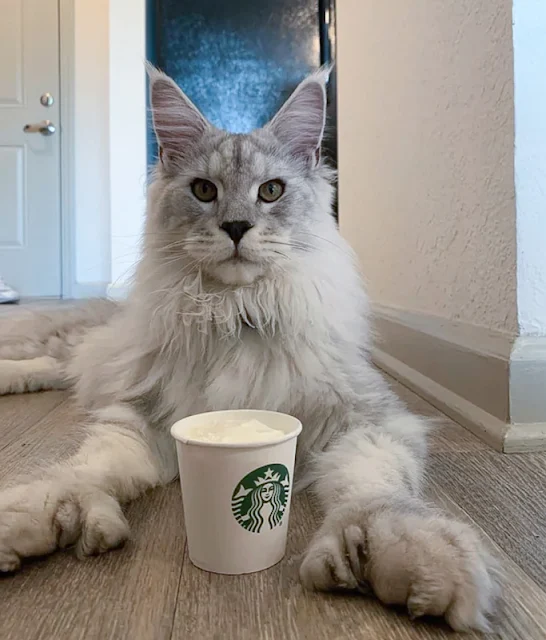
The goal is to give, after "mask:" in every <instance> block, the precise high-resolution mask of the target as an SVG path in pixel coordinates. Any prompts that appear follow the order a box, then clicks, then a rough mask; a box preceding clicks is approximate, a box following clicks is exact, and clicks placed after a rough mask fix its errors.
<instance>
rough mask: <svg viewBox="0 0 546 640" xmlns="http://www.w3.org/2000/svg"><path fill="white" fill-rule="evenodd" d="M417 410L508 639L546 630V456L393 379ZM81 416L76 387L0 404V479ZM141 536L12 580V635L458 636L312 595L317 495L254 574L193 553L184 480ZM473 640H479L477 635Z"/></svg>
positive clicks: (151, 511)
mask: <svg viewBox="0 0 546 640" xmlns="http://www.w3.org/2000/svg"><path fill="white" fill-rule="evenodd" d="M393 385H395V386H396V387H397V389H398V391H399V393H400V394H401V395H402V396H403V398H404V399H405V400H406V401H407V402H408V404H409V405H410V406H411V407H412V409H413V410H414V411H416V412H419V413H422V414H425V415H430V416H436V417H439V418H440V420H439V421H438V425H437V427H436V428H435V429H434V431H433V434H432V438H431V459H430V465H429V473H428V493H429V495H430V497H431V498H432V499H434V500H435V501H436V502H438V503H439V504H441V505H443V506H444V507H445V508H446V509H448V510H449V511H451V512H452V513H454V514H457V515H459V516H460V517H462V518H467V519H470V520H472V521H473V522H474V523H475V525H476V526H477V527H479V528H480V529H481V530H482V532H483V533H484V535H485V536H486V537H487V538H489V540H490V541H491V544H492V545H493V546H494V547H496V551H497V554H498V556H499V557H500V559H501V561H502V563H503V565H504V569H505V571H506V575H507V588H506V603H505V607H504V610H503V612H502V613H501V616H500V618H499V621H498V630H497V631H498V635H496V636H492V637H498V638H505V639H511V640H535V639H537V640H539V639H544V638H546V545H545V542H546V464H545V463H546V454H528V455H511V456H503V455H502V454H498V453H495V452H493V451H491V450H490V449H488V448H487V447H486V446H485V445H484V444H483V443H481V442H480V441H478V440H476V439H475V438H474V437H473V436H472V435H471V434H470V433H468V432H467V431H465V430H464V429H463V428H461V427H460V426H458V425H457V424H455V423H453V422H452V421H450V420H448V419H447V418H445V417H443V416H441V415H440V414H439V413H438V412H437V411H436V410H435V409H433V408H432V407H431V406H430V405H429V404H427V403H426V402H425V401H423V400H421V399H420V398H418V397H417V396H415V395H414V394H413V393H411V392H410V391H408V390H407V389H405V388H404V387H401V386H400V385H397V384H396V383H394V382H393ZM77 423H78V413H77V411H76V410H75V409H74V407H73V405H72V404H71V401H70V399H69V397H68V395H67V394H66V393H64V392H48V393H42V394H34V395H26V396H11V397H4V398H0V483H3V482H6V481H7V480H9V479H10V478H13V476H14V475H15V474H18V473H19V472H25V471H28V470H30V469H32V468H33V467H34V466H35V465H36V464H40V465H42V464H47V463H48V462H49V461H52V460H57V459H59V457H61V456H65V455H67V454H68V453H69V452H70V451H71V449H73V448H74V446H75V444H74V443H75V438H74V433H75V430H74V425H75V424H77ZM128 517H129V520H130V522H131V525H132V530H133V536H134V537H133V540H132V541H131V542H130V543H129V544H128V545H127V546H126V547H125V548H124V549H122V550H119V551H115V552H111V553H108V554H106V555H104V556H101V557H99V558H93V559H89V560H85V561H83V562H80V561H78V560H76V559H75V558H74V556H73V554H72V553H71V552H70V551H67V552H63V553H57V554H56V555H54V556H53V557H50V558H47V559H44V560H37V561H34V562H30V563H28V564H26V565H25V566H24V568H23V570H22V571H21V572H20V573H17V574H16V575H14V576H9V577H3V578H1V579H0V639H1V640H37V639H43V640H46V639H47V640H51V639H55V640H69V639H70V640H73V639H74V640H76V639H82V640H83V639H85V640H109V639H111V640H123V639H127V640H148V639H149V640H163V639H165V640H167V639H169V638H173V639H174V638H176V639H186V638H187V639H188V640H189V639H190V638H191V639H196V640H208V639H211V640H212V639H218V640H220V639H221V640H232V639H233V640H246V639H249V640H250V639H252V640H285V639H287V640H299V639H301V640H337V639H340V640H341V639H348V640H353V639H354V640H357V639H358V640H368V639H369V640H383V639H385V640H386V639H389V640H394V639H398V638H399V639H401V640H412V639H418V638H419V639H421V638H424V639H440V638H448V637H449V638H451V637H454V636H455V635H456V634H453V633H451V632H450V631H449V630H448V629H447V628H446V627H445V626H443V625H441V624H437V623H430V622H419V623H411V622H410V621H409V620H408V618H407V617H406V616H405V615H404V613H403V612H397V611H393V610H388V609H385V608H383V607H381V606H380V605H379V604H377V603H376V602H375V601H374V600H373V599H364V598H362V597H360V596H351V595H337V596H334V595H323V594H309V593H306V592H304V591H302V589H301V587H300V585H299V583H298V580H297V565H298V555H299V554H301V553H302V552H303V550H304V548H305V545H306V542H307V540H308V539H309V537H310V536H311V534H312V532H313V530H314V529H315V527H316V526H317V515H316V513H315V512H314V510H313V508H312V506H311V504H310V502H309V499H308V497H307V496H306V495H302V496H298V497H297V498H296V499H295V504H294V509H293V514H292V518H291V523H290V533H289V552H288V554H287V557H286V559H285V561H284V562H283V563H281V564H280V565H278V566H277V567H274V568H273V569H271V570H269V571H266V572H262V573H259V574H255V575H250V576H246V577H226V576H217V575H210V574H207V573H204V572H202V571H200V570H198V569H196V568H194V567H193V566H192V565H191V564H190V562H189V559H188V556H187V553H186V545H185V539H184V527H183V521H182V509H181V500H180V492H179V487H178V485H176V484H175V485H172V486H170V487H168V488H165V489H161V490H157V491H155V492H153V493H152V494H150V495H148V496H146V497H144V498H142V499H141V500H139V501H137V502H136V503H134V504H133V505H132V506H131V507H130V508H129V510H128ZM466 637H470V638H472V637H479V636H478V635H476V636H473V635H470V636H466Z"/></svg>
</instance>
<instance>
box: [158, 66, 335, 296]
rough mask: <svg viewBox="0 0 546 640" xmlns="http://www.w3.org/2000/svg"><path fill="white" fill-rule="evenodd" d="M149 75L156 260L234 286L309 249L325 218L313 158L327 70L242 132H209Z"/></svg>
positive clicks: (323, 188)
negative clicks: (155, 154)
mask: <svg viewBox="0 0 546 640" xmlns="http://www.w3.org/2000/svg"><path fill="white" fill-rule="evenodd" d="M149 75H150V85H151V105H152V113H153V121H154V127H155V132H156V136H157V140H158V144H159V148H160V159H159V161H158V167H157V171H156V180H155V183H154V185H153V186H152V189H153V197H152V200H153V206H151V207H150V210H149V218H150V219H149V220H148V227H147V231H148V232H149V233H151V234H153V235H154V236H155V237H156V238H161V239H162V240H161V241H159V242H155V243H154V245H155V247H156V248H158V249H159V250H162V251H163V252H164V257H165V260H170V261H171V263H172V264H173V266H176V263H177V259H179V266H180V268H181V269H193V270H197V269H200V270H201V271H202V272H203V273H204V274H206V275H207V276H208V277H209V278H212V279H214V280H215V281H219V282H221V283H223V284H227V285H233V286H239V285H246V284H250V283H253V282H254V281H255V280H257V279H260V278H262V277H264V276H265V277H267V276H269V275H272V274H273V275H274V274H276V273H281V272H283V271H286V269H287V267H289V265H290V264H291V263H292V262H293V261H296V260H298V259H303V258H304V256H305V254H306V253H309V252H312V251H313V250H314V248H315V242H314V241H313V238H314V237H315V236H316V233H317V229H320V227H321V222H324V221H325V220H326V219H329V218H330V217H331V199H332V191H333V189H332V185H331V182H332V172H331V171H330V170H329V169H328V168H327V167H326V166H325V165H324V163H323V162H322V161H321V157H320V146H321V142H322V137H323V134H324V123H325V113H326V93H325V83H326V80H327V73H326V72H319V73H316V74H314V75H312V76H310V77H309V78H307V79H306V80H304V81H303V82H302V83H301V84H300V85H299V86H298V88H297V89H296V90H295V91H294V93H293V94H292V96H291V97H290V98H289V99H288V101H287V102H286V103H285V104H284V106H283V107H282V108H281V109H280V111H279V112H278V113H277V115H276V116H275V117H274V118H273V119H272V120H271V121H270V122H269V123H268V124H267V125H266V126H265V127H263V128H262V129H258V130H256V131H253V132H252V133H250V134H245V135H242V134H230V133H227V132H225V131H222V130H220V129H217V128H216V127H214V126H213V125H212V124H210V123H209V122H208V121H207V120H206V118H205V117H204V116H203V115H202V114H201V113H200V112H199V111H198V109H197V108H196V107H195V106H194V105H193V104H192V103H191V101H190V100H189V99H188V98H187V97H186V96H185V95H184V93H183V92H182V91H181V90H180V89H179V88H178V86H177V85H176V84H175V82H174V81H173V80H172V79H171V78H169V77H168V76H166V75H164V74H163V73H161V72H159V71H157V70H155V69H153V68H151V69H149ZM328 226H329V225H328Z"/></svg>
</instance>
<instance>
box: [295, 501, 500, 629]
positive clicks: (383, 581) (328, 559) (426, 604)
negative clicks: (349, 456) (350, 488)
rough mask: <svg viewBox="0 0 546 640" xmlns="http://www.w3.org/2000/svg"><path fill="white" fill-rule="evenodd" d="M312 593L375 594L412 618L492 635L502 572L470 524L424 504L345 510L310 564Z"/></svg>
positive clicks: (325, 531) (324, 532) (334, 517)
mask: <svg viewBox="0 0 546 640" xmlns="http://www.w3.org/2000/svg"><path fill="white" fill-rule="evenodd" d="M300 575H301V579H302V582H303V584H304V586H306V587H307V588H309V589H318V590H330V589H340V588H345V589H359V590H361V591H366V590H368V589H369V590H371V591H372V592H373V593H374V594H375V595H376V596H377V597H378V598H379V600H381V601H382V602H383V603H385V604H396V605H405V606H406V607H407V609H408V612H409V614H410V616H411V617H412V618H417V617H420V616H424V615H432V616H444V617H445V619H446V620H447V622H448V623H449V625H450V626H451V627H452V628H453V629H455V630H457V631H463V630H468V629H478V630H481V631H488V630H490V622H489V618H490V617H491V616H492V615H493V614H494V610H495V606H496V602H497V600H498V598H499V595H500V572H499V569H498V564H497V562H496V560H495V559H494V558H493V557H492V556H491V554H490V553H489V552H488V551H487V549H486V548H485V546H484V545H483V543H482V541H481V540H480V538H479V536H478V535H477V533H476V532H475V531H474V530H473V529H472V528H471V527H469V526H468V525H466V524H463V523H462V522H458V521H455V520H451V519H449V518H446V517H445V516H443V515H439V514H437V513H436V512H434V511H433V510H430V509H427V508H426V507H424V506H423V505H416V508H411V507H408V505H405V506H401V505H400V506H398V507H396V506H391V507H388V506H387V507H385V506H384V507H383V508H381V509H377V510H374V511H372V512H369V511H366V510H365V509H361V508H358V507H352V508H347V509H338V510H336V512H335V513H331V514H330V515H329V516H328V517H327V519H326V520H325V522H324V524H323V526H322V527H321V529H320V530H319V532H318V534H317V536H316V537H315V538H314V540H313V542H312V543H311V545H310V547H309V549H308V551H307V553H306V555H305V558H304V560H303V563H302V566H301V569H300Z"/></svg>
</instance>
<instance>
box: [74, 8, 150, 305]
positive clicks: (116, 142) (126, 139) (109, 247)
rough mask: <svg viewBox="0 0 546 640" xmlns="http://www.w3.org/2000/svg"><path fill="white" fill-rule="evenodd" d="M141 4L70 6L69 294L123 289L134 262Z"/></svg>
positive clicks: (140, 150)
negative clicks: (71, 274) (72, 207)
mask: <svg viewBox="0 0 546 640" xmlns="http://www.w3.org/2000/svg"><path fill="white" fill-rule="evenodd" d="M144 19H145V2H144V0H74V21H75V25H74V28H75V31H74V47H75V59H74V65H75V87H74V92H75V95H74V138H75V139H74V146H75V167H74V174H75V178H74V182H75V184H74V199H75V203H74V205H75V212H74V218H75V224H74V226H75V230H74V235H75V238H74V242H75V250H74V253H75V269H74V270H75V273H74V280H75V282H74V283H73V287H72V295H74V296H81V297H84V296H87V295H103V294H104V293H106V290H107V287H108V285H109V284H111V283H112V284H114V285H115V286H119V287H123V285H124V282H125V279H126V277H128V276H129V275H130V272H131V266H132V265H133V264H134V261H135V260H136V258H137V256H138V244H139V236H140V231H141V227H142V220H143V213H144V187H145V182H146V86H145V73H144V60H145V21H144Z"/></svg>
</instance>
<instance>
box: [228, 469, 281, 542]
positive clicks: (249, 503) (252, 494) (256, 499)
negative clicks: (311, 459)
mask: <svg viewBox="0 0 546 640" xmlns="http://www.w3.org/2000/svg"><path fill="white" fill-rule="evenodd" d="M289 493H290V476H289V473H288V469H287V468H286V467H285V466H284V465H283V464H270V465H267V466H266V467H260V468H259V469H254V471H252V472H251V473H249V474H247V475H246V476H245V477H244V478H243V479H242V480H241V482H239V484H238V485H237V486H236V487H235V491H234V492H233V496H232V498H231V510H232V511H233V515H234V516H235V519H236V520H237V522H238V523H239V524H240V525H241V527H243V528H244V529H246V530H247V531H250V532H252V533H261V532H262V531H269V530H270V529H274V528H275V527H278V526H279V525H280V523H281V521H282V517H283V515H284V512H285V510H286V506H287V504H288V497H289Z"/></svg>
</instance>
